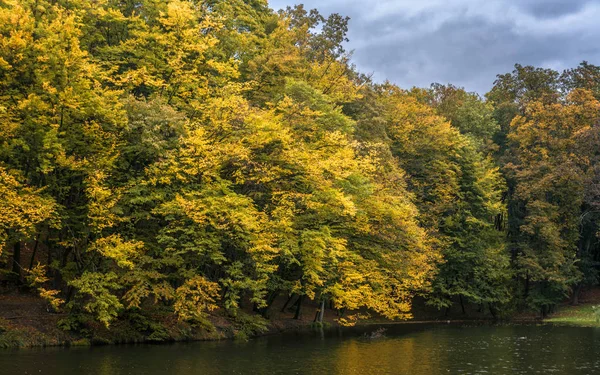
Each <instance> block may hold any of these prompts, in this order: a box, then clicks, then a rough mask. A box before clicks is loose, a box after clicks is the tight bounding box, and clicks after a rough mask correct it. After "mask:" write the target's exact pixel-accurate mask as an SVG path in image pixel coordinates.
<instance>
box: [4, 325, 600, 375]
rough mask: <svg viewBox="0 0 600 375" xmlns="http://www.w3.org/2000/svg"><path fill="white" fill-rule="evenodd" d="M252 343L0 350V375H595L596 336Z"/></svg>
mask: <svg viewBox="0 0 600 375" xmlns="http://www.w3.org/2000/svg"><path fill="white" fill-rule="evenodd" d="M384 327H385V328H386V329H387V331H386V333H385V337H384V338H379V339H374V340H370V339H366V338H365V337H364V334H365V332H372V331H374V330H376V329H377V328H378V326H368V327H357V328H344V329H331V330H326V331H324V332H302V333H300V332H294V333H286V334H281V335H273V336H267V337H261V338H256V339H253V340H250V341H246V342H241V341H219V342H194V343H177V344H165V345H121V346H102V347H91V348H80V347H77V348H46V349H21V350H3V351H0V374H11V375H12V374H50V375H66V374H86V375H88V374H89V375H120V374H132V375H133V374H135V375H138V374H150V375H155V374H174V375H192V374H201V375H212V374H215V375H216V374H410V375H431V374H569V375H573V374H586V375H587V374H594V373H598V374H600V329H596V328H579V327H559V326H551V325H540V326H536V325H499V326H490V325H447V324H438V325H431V324H402V325H400V324H398V325H385V326H384Z"/></svg>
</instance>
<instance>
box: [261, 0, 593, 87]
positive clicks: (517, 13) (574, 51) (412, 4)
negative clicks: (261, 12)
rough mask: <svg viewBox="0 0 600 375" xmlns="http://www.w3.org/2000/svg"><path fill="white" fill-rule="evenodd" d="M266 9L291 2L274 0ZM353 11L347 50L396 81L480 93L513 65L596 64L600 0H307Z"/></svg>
mask: <svg viewBox="0 0 600 375" xmlns="http://www.w3.org/2000/svg"><path fill="white" fill-rule="evenodd" d="M270 4H271V7H272V8H275V9H277V8H282V7H285V6H287V5H292V4H294V2H293V1H287V0H276V1H272V2H271V3H270ZM304 4H305V7H306V8H317V9H319V11H320V12H321V13H322V14H329V13H334V12H335V13H340V14H342V15H347V16H350V17H351V21H350V25H349V38H350V42H349V43H348V46H347V47H348V48H347V49H350V50H354V57H353V60H354V62H355V63H356V64H357V66H358V67H359V69H360V70H361V71H363V72H366V73H371V72H372V73H374V77H375V79H377V80H379V81H383V80H385V79H389V80H390V81H392V82H395V83H397V84H398V85H400V86H401V87H411V86H420V87H425V86H429V84H430V83H432V82H440V83H453V84H455V85H459V86H464V87H465V88H466V89H468V90H472V91H477V92H480V93H482V94H483V93H485V92H486V91H488V90H489V89H490V87H491V85H492V84H493V81H494V79H495V76H496V74H501V73H506V72H508V71H511V70H512V68H513V65H514V64H515V63H520V64H523V65H535V66H542V67H548V68H553V69H557V70H562V69H566V68H569V67H573V66H576V65H577V64H578V63H579V62H581V61H582V60H588V61H590V62H591V63H597V64H600V45H598V43H597V40H598V39H599V38H600V23H599V22H598V21H597V20H598V19H600V0H595V1H592V0H519V1H518V2H517V1H511V0H487V1H480V0H421V1H414V0H372V1H371V2H369V5H366V2H364V1H357V0H350V1H347V0H346V1H344V0H321V1H315V0H309V1H305V2H304Z"/></svg>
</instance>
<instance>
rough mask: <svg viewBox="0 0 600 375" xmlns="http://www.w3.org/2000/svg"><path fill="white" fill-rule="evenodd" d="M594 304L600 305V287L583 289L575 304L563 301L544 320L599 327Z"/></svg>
mask: <svg viewBox="0 0 600 375" xmlns="http://www.w3.org/2000/svg"><path fill="white" fill-rule="evenodd" d="M594 306H600V288H594V289H590V290H586V291H583V292H582V293H581V297H580V298H579V303H578V304H577V305H571V304H569V303H564V304H562V305H560V306H558V308H557V310H556V312H554V313H553V314H551V315H549V316H548V317H547V318H546V319H544V322H546V323H553V324H561V325H572V326H579V327H600V322H598V321H597V319H596V313H595V312H594Z"/></svg>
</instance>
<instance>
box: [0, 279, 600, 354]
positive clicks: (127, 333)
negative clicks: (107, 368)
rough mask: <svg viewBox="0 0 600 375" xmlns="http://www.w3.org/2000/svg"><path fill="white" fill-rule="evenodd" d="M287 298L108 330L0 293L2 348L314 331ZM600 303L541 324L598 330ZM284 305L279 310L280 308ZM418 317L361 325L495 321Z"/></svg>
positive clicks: (330, 322) (471, 311)
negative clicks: (257, 307) (266, 309)
mask: <svg viewBox="0 0 600 375" xmlns="http://www.w3.org/2000/svg"><path fill="white" fill-rule="evenodd" d="M284 304H285V299H282V300H281V301H276V303H275V304H274V306H273V308H272V309H271V310H270V314H269V315H270V318H269V319H268V320H267V319H264V318H262V317H261V316H259V315H256V314H253V313H252V312H251V311H240V312H239V313H238V314H237V316H231V315H228V314H226V312H224V311H219V310H217V311H215V312H214V313H213V314H211V315H209V316H208V317H207V319H206V321H204V322H196V323H194V324H192V323H189V322H182V321H179V320H177V319H176V318H175V317H174V316H173V315H172V314H171V313H170V312H169V311H167V310H162V311H161V310H160V308H150V309H149V311H144V312H142V311H139V312H129V313H127V314H126V315H124V316H123V318H122V319H119V320H116V321H115V322H114V323H113V324H111V326H110V327H108V328H107V327H105V326H103V325H102V324H100V323H98V322H95V321H93V320H91V319H87V318H86V317H85V315H79V316H77V315H71V316H69V315H67V314H56V313H51V312H48V311H47V309H46V304H45V302H44V301H43V300H41V299H40V298H38V297H36V296H33V295H29V294H20V293H13V294H10V293H9V294H4V295H0V348H25V347H45V346H89V345H109V344H126V343H161V342H179V341H209V340H229V339H242V340H245V339H248V338H250V337H254V336H260V335H268V334H277V333H282V332H287V331H294V330H307V329H310V328H311V327H314V323H313V320H314V315H315V310H316V308H317V305H316V304H314V303H311V302H308V303H305V304H304V305H303V308H302V314H300V316H299V318H298V319H294V315H295V311H294V310H295V309H294V308H286V309H282V308H281V307H282V306H283V305H284ZM594 305H600V289H593V290H589V291H584V292H583V293H582V295H581V298H580V304H579V305H577V306H571V305H569V304H568V303H565V304H563V305H561V306H559V307H558V309H557V311H556V312H555V313H554V314H552V315H550V316H548V317H547V319H545V320H543V322H547V323H552V324H562V325H576V326H585V327H599V326H600V324H598V323H597V322H596V319H595V315H594V312H593V310H592V306H594ZM279 306H281V307H279ZM414 315H415V317H414V319H413V320H409V321H403V322H390V321H387V320H384V319H377V318H376V317H372V318H371V319H368V320H365V321H362V322H361V323H360V324H361V325H369V324H416V323H435V322H438V323H440V322H441V323H465V322H470V321H473V322H474V321H479V322H481V321H492V319H491V316H490V315H489V312H488V313H486V312H485V311H482V310H481V309H478V308H477V306H469V305H467V306H465V311H463V309H462V308H461V307H455V308H453V309H452V310H451V311H446V312H444V311H437V310H435V309H432V308H428V307H427V306H426V305H425V304H424V303H422V301H421V302H419V301H415V306H414ZM336 318H337V315H336V313H335V311H333V310H330V309H327V310H326V312H325V314H324V319H323V320H324V325H325V326H329V327H335V326H337V325H338V323H337V322H336ZM513 321H514V322H517V323H518V322H533V321H536V322H540V321H541V320H540V319H539V317H536V316H534V315H532V314H530V315H522V316H521V315H520V316H516V317H514V319H513Z"/></svg>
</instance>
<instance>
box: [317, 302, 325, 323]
mask: <svg viewBox="0 0 600 375" xmlns="http://www.w3.org/2000/svg"><path fill="white" fill-rule="evenodd" d="M324 315H325V298H323V299H322V300H321V308H320V309H319V319H318V322H319V323H321V324H323V316H324Z"/></svg>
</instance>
